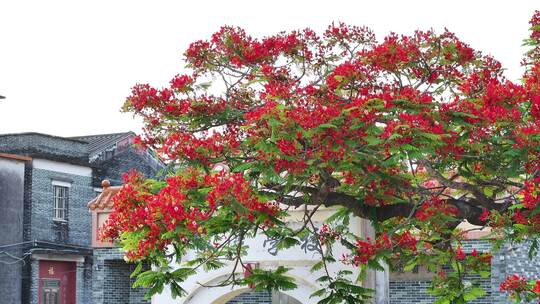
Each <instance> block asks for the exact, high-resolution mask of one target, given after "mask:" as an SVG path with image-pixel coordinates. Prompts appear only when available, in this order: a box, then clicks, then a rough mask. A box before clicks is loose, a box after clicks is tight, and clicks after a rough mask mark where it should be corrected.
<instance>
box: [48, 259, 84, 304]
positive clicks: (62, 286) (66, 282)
mask: <svg viewBox="0 0 540 304" xmlns="http://www.w3.org/2000/svg"><path fill="white" fill-rule="evenodd" d="M76 272H77V265H76V264H75V262H61V261H40V262H39V304H75V290H76V286H77V285H76V279H77V273H76Z"/></svg>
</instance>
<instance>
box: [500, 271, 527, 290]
mask: <svg viewBox="0 0 540 304" xmlns="http://www.w3.org/2000/svg"><path fill="white" fill-rule="evenodd" d="M499 289H500V291H507V292H510V293H520V292H523V291H525V290H526V289H527V280H526V279H525V278H524V277H522V276H519V275H517V274H513V275H510V276H508V277H506V278H505V279H504V281H503V282H502V283H501V285H500V286H499Z"/></svg>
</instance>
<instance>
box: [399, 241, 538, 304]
mask: <svg viewBox="0 0 540 304" xmlns="http://www.w3.org/2000/svg"><path fill="white" fill-rule="evenodd" d="M529 247H530V245H529V244H528V243H523V244H515V245H512V244H507V245H505V246H503V248H502V249H501V250H500V251H498V252H494V253H493V259H492V267H491V276H490V277H489V278H485V279H481V280H480V284H481V286H482V287H483V288H484V290H485V291H486V292H487V295H486V296H485V297H482V298H479V299H476V300H475V301H473V302H471V303H475V304H488V303H490V304H491V303H493V304H503V303H509V301H508V298H507V294H505V293H501V292H499V285H500V283H501V282H502V281H503V280H504V278H505V277H506V276H508V275H511V274H514V273H517V274H521V275H524V276H526V277H530V278H538V277H540V255H539V254H536V256H535V257H533V259H532V260H531V259H529V257H528V251H529ZM473 249H476V250H478V251H480V252H489V251H491V244H490V242H489V241H486V240H471V241H468V242H466V243H465V244H464V247H463V250H464V251H465V252H470V251H472V250H473ZM469 279H478V278H474V277H471V278H469ZM429 285H430V281H429V280H414V279H411V280H405V281H398V280H392V279H391V280H390V303H391V304H394V303H395V304H397V303H400V304H412V303H419V304H424V303H433V301H434V298H433V297H431V296H430V295H429V294H428V293H427V291H426V289H427V287H429Z"/></svg>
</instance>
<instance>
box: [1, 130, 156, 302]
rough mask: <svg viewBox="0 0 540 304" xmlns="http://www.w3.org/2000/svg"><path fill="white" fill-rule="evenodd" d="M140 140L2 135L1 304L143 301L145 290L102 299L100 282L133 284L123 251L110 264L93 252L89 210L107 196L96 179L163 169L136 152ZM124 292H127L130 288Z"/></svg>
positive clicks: (142, 152)
mask: <svg viewBox="0 0 540 304" xmlns="http://www.w3.org/2000/svg"><path fill="white" fill-rule="evenodd" d="M134 137H135V134H134V133H132V132H127V133H116V134H103V135H94V136H85V137H77V138H62V137H56V136H50V135H46V134H39V133H21V134H5V135H0V206H1V208H2V210H3V211H4V212H2V213H0V225H1V226H0V227H2V228H4V229H3V232H2V233H0V253H1V255H0V263H1V264H2V265H0V298H1V299H2V303H25V304H26V303H29V304H74V303H126V304H127V303H145V301H144V299H143V297H142V294H143V293H142V292H139V293H138V294H137V293H133V297H132V299H127V300H120V301H118V299H115V300H114V301H113V300H110V301H108V300H107V299H101V300H100V298H99V297H96V295H95V293H94V292H93V290H94V289H95V288H94V285H95V284H96V281H99V279H96V278H99V277H100V276H103V277H107V278H111V277H115V276H116V277H118V278H122V277H126V278H127V279H128V280H129V267H130V266H129V265H127V264H125V263H123V260H122V259H121V254H120V253H119V252H117V254H116V255H117V257H115V258H112V259H104V258H103V257H104V255H101V254H100V253H99V252H94V250H93V248H92V237H91V235H92V217H91V215H90V213H89V212H88V208H87V204H88V202H89V201H90V200H92V199H93V198H95V197H96V196H97V195H98V194H99V193H98V192H99V191H101V190H100V189H101V186H100V185H99V184H98V182H97V181H100V180H101V179H103V178H108V179H110V180H112V181H113V182H115V183H120V179H121V178H120V176H121V174H122V173H123V172H125V171H128V170H129V169H137V170H139V171H141V172H143V173H144V174H145V175H146V176H151V177H153V176H155V175H156V174H157V173H158V172H159V170H160V169H161V168H162V167H163V165H162V164H161V163H160V162H159V160H157V159H155V158H153V156H152V155H151V154H150V153H149V152H148V151H146V150H141V149H138V148H134V147H133V146H132V143H133V139H134ZM105 167H106V168H105ZM4 232H5V233H4ZM118 257H119V258H118ZM102 260H104V261H106V262H104V263H101V264H100V263H99V262H100V261H102ZM96 261H97V263H96ZM119 261H120V262H122V263H118V262H119ZM103 265H111V267H112V268H110V269H107V267H103ZM111 269H112V270H111ZM103 271H105V272H106V271H109V273H108V274H106V275H103V274H102V272H103ZM126 274H127V276H126ZM117 281H119V280H115V281H113V283H114V282H117ZM118 288H119V289H118V290H122V292H126V290H125V286H118ZM129 291H130V288H129V286H128V289H127V292H129ZM139 298H140V299H139ZM4 301H5V302H4Z"/></svg>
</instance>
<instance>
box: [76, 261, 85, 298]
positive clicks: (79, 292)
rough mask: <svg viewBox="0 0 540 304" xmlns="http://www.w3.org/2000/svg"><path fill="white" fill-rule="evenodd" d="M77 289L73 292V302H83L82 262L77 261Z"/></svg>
mask: <svg viewBox="0 0 540 304" xmlns="http://www.w3.org/2000/svg"><path fill="white" fill-rule="evenodd" d="M75 284H76V288H77V291H76V293H75V302H76V303H78V304H82V303H85V299H84V293H85V292H86V289H85V288H84V262H77V274H76V279H75Z"/></svg>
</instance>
